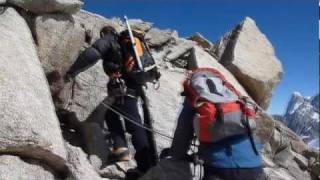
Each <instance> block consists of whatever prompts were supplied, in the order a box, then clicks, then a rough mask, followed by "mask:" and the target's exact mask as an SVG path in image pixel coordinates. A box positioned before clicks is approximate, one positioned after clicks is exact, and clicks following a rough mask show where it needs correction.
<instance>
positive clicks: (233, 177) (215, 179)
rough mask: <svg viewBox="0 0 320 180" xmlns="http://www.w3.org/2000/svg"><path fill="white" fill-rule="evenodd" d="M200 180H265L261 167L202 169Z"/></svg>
mask: <svg viewBox="0 0 320 180" xmlns="http://www.w3.org/2000/svg"><path fill="white" fill-rule="evenodd" d="M202 180H265V178H264V176H263V170H262V168H261V167H257V168H237V169H236V168H234V169H231V168H230V169H225V168H212V167H204V177H203V179H202Z"/></svg>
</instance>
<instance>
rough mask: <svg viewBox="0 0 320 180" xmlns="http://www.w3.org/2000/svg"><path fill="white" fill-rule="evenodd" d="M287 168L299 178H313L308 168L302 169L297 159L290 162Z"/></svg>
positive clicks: (306, 179) (305, 179) (307, 179)
mask: <svg viewBox="0 0 320 180" xmlns="http://www.w3.org/2000/svg"><path fill="white" fill-rule="evenodd" d="M287 169H288V172H289V173H290V174H291V175H292V176H293V177H294V178H295V179H297V180H298V179H303V180H311V176H310V174H309V172H308V171H307V170H303V169H300V167H299V165H298V164H297V162H295V161H292V162H290V163H289V164H288V167H287Z"/></svg>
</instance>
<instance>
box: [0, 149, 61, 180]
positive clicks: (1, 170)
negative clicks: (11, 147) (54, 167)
mask: <svg viewBox="0 0 320 180" xmlns="http://www.w3.org/2000/svg"><path fill="white" fill-rule="evenodd" d="M0 179H21V180H23V179H28V180H39V179H47V180H55V179H56V178H55V177H54V175H53V174H52V173H51V171H50V170H49V169H48V168H47V167H44V166H41V163H40V162H37V161H32V162H29V163H28V162H26V161H24V160H22V159H21V158H19V157H18V156H10V155H3V156H0Z"/></svg>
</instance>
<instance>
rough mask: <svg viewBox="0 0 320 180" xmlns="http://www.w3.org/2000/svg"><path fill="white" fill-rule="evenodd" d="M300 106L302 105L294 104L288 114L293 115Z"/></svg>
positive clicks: (299, 103)
mask: <svg viewBox="0 0 320 180" xmlns="http://www.w3.org/2000/svg"><path fill="white" fill-rule="evenodd" d="M301 104H303V102H296V103H295V105H294V106H293V108H292V109H291V111H290V112H289V114H293V113H294V112H295V111H296V110H297V109H298V108H299V106H301Z"/></svg>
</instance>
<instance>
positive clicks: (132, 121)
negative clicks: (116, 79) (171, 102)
mask: <svg viewBox="0 0 320 180" xmlns="http://www.w3.org/2000/svg"><path fill="white" fill-rule="evenodd" d="M79 79H80V80H81V81H83V82H84V83H86V84H87V85H89V86H95V87H100V88H106V87H101V86H97V85H94V84H91V83H89V82H88V81H87V80H85V79H84V78H82V77H79ZM101 104H102V105H103V106H105V107H106V108H108V109H110V110H111V111H113V112H114V113H116V114H117V115H119V116H121V117H123V118H124V119H125V120H127V121H129V122H131V123H132V124H134V125H136V126H138V127H141V128H143V129H145V130H147V131H149V132H152V133H155V134H158V135H159V136H161V137H163V138H166V139H169V140H171V141H172V140H173V137H171V136H169V135H166V134H164V133H161V132H160V131H158V130H155V129H151V128H149V127H146V126H144V125H142V124H140V123H137V121H135V120H134V118H132V117H131V118H130V117H129V116H130V115H128V114H126V113H124V112H122V111H121V110H119V109H118V108H116V107H114V106H112V105H108V104H106V103H104V102H102V103H101ZM191 146H194V147H199V145H197V144H195V143H191Z"/></svg>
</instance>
